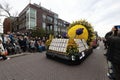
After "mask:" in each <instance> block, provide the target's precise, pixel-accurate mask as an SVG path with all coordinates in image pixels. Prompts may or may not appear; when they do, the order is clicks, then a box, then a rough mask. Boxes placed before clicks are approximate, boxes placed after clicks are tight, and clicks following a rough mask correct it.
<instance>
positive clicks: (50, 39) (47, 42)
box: [45, 35, 54, 49]
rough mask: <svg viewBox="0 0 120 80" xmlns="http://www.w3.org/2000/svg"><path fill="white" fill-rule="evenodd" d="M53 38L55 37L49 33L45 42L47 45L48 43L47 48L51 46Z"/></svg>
mask: <svg viewBox="0 0 120 80" xmlns="http://www.w3.org/2000/svg"><path fill="white" fill-rule="evenodd" d="M53 38H54V36H53V35H49V39H48V40H47V41H46V42H45V45H46V47H47V49H48V47H49V46H50V43H51V41H52V39H53Z"/></svg>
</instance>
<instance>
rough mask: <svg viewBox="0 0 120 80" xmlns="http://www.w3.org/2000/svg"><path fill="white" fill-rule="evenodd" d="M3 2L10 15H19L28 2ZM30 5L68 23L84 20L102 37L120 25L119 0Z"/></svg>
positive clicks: (46, 1)
mask: <svg viewBox="0 0 120 80" xmlns="http://www.w3.org/2000/svg"><path fill="white" fill-rule="evenodd" d="M5 1H6V2H7V3H9V4H10V6H11V7H12V10H11V13H12V14H13V13H16V12H18V13H20V12H21V11H22V10H23V8H25V7H26V6H27V5H28V3H29V2H30V0H0V3H4V2H5ZM31 3H37V4H41V6H43V7H45V8H47V9H50V10H51V11H53V12H55V13H57V14H58V15H59V18H61V19H63V20H66V21H68V22H70V23H72V22H73V21H76V20H81V19H86V20H87V21H88V22H89V23H91V24H92V26H93V27H94V30H95V31H97V32H98V35H99V36H104V35H105V33H106V32H108V31H110V30H111V28H112V27H113V26H114V25H120V0H31ZM0 30H1V28H0Z"/></svg>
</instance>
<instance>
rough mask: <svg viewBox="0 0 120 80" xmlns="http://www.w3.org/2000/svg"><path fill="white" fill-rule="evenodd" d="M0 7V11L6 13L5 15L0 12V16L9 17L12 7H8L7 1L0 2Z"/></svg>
mask: <svg viewBox="0 0 120 80" xmlns="http://www.w3.org/2000/svg"><path fill="white" fill-rule="evenodd" d="M0 9H1V12H2V11H4V12H5V13H7V15H5V14H0V16H5V17H11V14H10V10H11V9H12V7H10V4H9V3H6V2H5V3H4V4H1V3H0Z"/></svg>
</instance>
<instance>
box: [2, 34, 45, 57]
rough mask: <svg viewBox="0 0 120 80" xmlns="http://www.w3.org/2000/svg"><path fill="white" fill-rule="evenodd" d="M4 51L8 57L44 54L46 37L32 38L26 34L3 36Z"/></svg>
mask: <svg viewBox="0 0 120 80" xmlns="http://www.w3.org/2000/svg"><path fill="white" fill-rule="evenodd" d="M1 39H2V43H3V47H4V49H6V50H7V52H8V55H13V54H17V53H22V52H26V51H27V52H42V51H45V49H46V48H45V41H46V39H47V38H46V37H31V36H30V35H29V36H28V35H26V34H25V33H19V32H18V33H11V32H7V34H2V35H1Z"/></svg>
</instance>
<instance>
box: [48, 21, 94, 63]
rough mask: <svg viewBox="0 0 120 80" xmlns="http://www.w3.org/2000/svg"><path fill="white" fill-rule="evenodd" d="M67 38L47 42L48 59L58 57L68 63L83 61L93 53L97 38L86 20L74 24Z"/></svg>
mask: <svg viewBox="0 0 120 80" xmlns="http://www.w3.org/2000/svg"><path fill="white" fill-rule="evenodd" d="M66 37H67V39H66V38H58V39H56V38H53V37H51V36H50V38H49V40H47V42H46V45H47V52H46V56H47V57H57V58H61V59H65V60H68V61H72V62H74V61H81V60H82V59H84V58H85V57H87V56H88V55H89V54H90V53H92V45H91V43H92V42H93V40H94V38H95V34H94V30H93V28H92V26H91V24H90V23H88V22H87V21H85V20H80V21H76V22H73V23H72V24H71V25H70V26H69V28H68V32H67V36H66Z"/></svg>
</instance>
